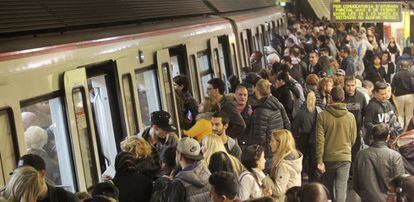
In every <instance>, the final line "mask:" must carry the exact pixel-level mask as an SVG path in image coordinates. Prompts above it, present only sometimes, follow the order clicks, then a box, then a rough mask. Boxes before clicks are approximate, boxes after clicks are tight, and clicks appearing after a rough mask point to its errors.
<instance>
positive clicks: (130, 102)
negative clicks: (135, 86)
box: [122, 75, 137, 135]
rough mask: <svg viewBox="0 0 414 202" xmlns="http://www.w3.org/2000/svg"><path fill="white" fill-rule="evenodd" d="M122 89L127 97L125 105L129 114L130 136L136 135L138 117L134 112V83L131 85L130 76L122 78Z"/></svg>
mask: <svg viewBox="0 0 414 202" xmlns="http://www.w3.org/2000/svg"><path fill="white" fill-rule="evenodd" d="M122 89H123V92H124V96H125V105H126V113H127V119H128V130H129V134H131V135H132V134H135V133H136V132H137V128H136V125H135V123H137V122H136V120H137V117H136V115H135V110H134V98H133V96H132V95H133V94H132V83H131V77H130V75H124V76H122Z"/></svg>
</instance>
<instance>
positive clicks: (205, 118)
mask: <svg viewBox="0 0 414 202" xmlns="http://www.w3.org/2000/svg"><path fill="white" fill-rule="evenodd" d="M210 119H211V113H201V114H198V115H197V121H196V123H195V124H194V125H193V126H192V127H191V128H190V129H188V130H183V134H184V135H186V136H187V137H193V138H196V139H197V141H198V142H199V143H201V140H203V138H204V137H205V136H207V135H211V134H212V133H213V131H212V129H211V122H210Z"/></svg>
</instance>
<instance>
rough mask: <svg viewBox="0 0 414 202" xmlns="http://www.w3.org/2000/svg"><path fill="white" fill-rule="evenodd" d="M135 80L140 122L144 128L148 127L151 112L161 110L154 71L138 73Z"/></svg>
mask: <svg viewBox="0 0 414 202" xmlns="http://www.w3.org/2000/svg"><path fill="white" fill-rule="evenodd" d="M136 79H137V82H138V99H139V105H140V109H141V118H142V122H143V124H144V125H145V126H150V125H151V112H153V111H158V110H160V109H161V107H160V97H159V93H158V85H157V77H156V73H155V70H154V69H150V70H147V71H144V72H139V73H137V74H136Z"/></svg>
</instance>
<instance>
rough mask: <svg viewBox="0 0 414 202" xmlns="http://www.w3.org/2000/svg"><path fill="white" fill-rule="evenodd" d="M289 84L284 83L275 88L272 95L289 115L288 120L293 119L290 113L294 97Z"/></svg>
mask: <svg viewBox="0 0 414 202" xmlns="http://www.w3.org/2000/svg"><path fill="white" fill-rule="evenodd" d="M289 85H290V84H285V85H283V86H280V87H279V88H277V90H276V92H275V94H273V96H275V97H276V98H277V99H278V100H279V101H280V103H282V105H283V107H284V108H285V110H286V113H287V115H288V117H289V120H293V114H292V113H293V108H294V105H295V100H296V97H295V95H294V94H293V92H292V90H291V88H292V87H290V86H289Z"/></svg>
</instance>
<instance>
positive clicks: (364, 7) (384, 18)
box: [331, 2, 401, 22]
mask: <svg viewBox="0 0 414 202" xmlns="http://www.w3.org/2000/svg"><path fill="white" fill-rule="evenodd" d="M331 20H332V21H334V22H400V21H401V3H384V2H375V3H374V2H341V3H331Z"/></svg>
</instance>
